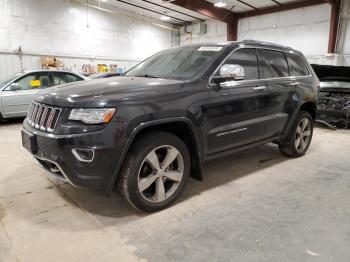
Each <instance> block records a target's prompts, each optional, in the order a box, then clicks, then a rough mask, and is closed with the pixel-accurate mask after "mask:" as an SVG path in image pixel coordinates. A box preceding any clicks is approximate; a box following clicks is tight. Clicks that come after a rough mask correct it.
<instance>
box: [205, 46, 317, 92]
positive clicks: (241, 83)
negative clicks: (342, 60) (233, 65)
mask: <svg viewBox="0 0 350 262" xmlns="http://www.w3.org/2000/svg"><path fill="white" fill-rule="evenodd" d="M241 49H255V50H256V51H257V50H258V49H265V50H271V51H278V52H282V53H289V54H293V55H296V56H299V57H300V55H298V54H296V53H295V52H294V51H293V50H290V51H283V50H280V49H277V48H268V47H256V46H246V45H239V46H238V47H237V48H236V49H234V50H232V51H231V52H230V53H229V54H228V55H227V56H226V57H225V58H224V59H223V61H222V62H221V63H220V65H219V66H218V67H217V68H216V69H215V71H214V73H212V75H211V76H210V77H209V86H210V87H212V86H214V85H215V84H214V83H213V82H212V78H213V76H214V75H215V74H216V73H217V71H218V70H219V69H220V67H221V66H222V65H223V64H224V63H225V62H226V60H227V59H228V58H229V57H230V56H231V55H232V54H233V53H234V52H236V51H238V50H241ZM285 59H286V61H287V64H288V60H287V58H286V57H285ZM301 59H302V60H303V62H304V63H305V61H304V58H303V57H301ZM257 60H258V67H259V58H258V56H257ZM305 66H306V68H307V69H308V72H309V74H308V75H305V76H283V77H274V78H259V79H250V80H240V81H235V80H232V81H227V82H230V85H225V86H226V87H231V86H237V85H243V84H249V83H252V82H253V83H254V82H259V83H261V82H268V81H271V80H276V81H281V80H297V79H300V78H307V77H310V76H312V75H311V72H310V69H309V67H308V66H307V64H305ZM288 69H289V64H288ZM259 76H260V75H259ZM227 82H224V83H222V84H225V83H227ZM231 82H234V83H236V84H233V83H232V84H231Z"/></svg>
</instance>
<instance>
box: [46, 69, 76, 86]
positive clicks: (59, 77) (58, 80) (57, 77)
mask: <svg viewBox="0 0 350 262" xmlns="http://www.w3.org/2000/svg"><path fill="white" fill-rule="evenodd" d="M52 75H53V85H54V86H57V85H63V84H67V83H70V82H75V81H80V80H82V79H81V78H80V77H79V76H76V75H73V74H70V73H65V72H52Z"/></svg>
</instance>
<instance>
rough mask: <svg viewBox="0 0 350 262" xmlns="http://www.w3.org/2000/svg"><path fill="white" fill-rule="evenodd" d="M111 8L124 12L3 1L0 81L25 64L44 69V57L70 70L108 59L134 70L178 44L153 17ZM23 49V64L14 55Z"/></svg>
mask: <svg viewBox="0 0 350 262" xmlns="http://www.w3.org/2000/svg"><path fill="white" fill-rule="evenodd" d="M92 2H93V1H91V0H90V1H89V3H92ZM108 9H111V10H113V11H115V12H117V13H118V14H117V15H116V14H113V13H108V12H103V11H101V10H96V9H92V8H89V9H88V10H87V8H86V6H83V5H81V4H79V3H77V2H74V1H70V0H45V1H41V0H0V17H1V19H0V77H3V76H5V75H8V74H10V73H13V72H14V71H18V70H20V69H21V63H22V66H23V67H24V68H30V69H32V68H35V67H38V66H40V65H38V58H39V56H40V55H55V56H57V57H61V58H62V59H63V60H64V62H65V63H66V64H65V65H66V66H67V67H78V68H80V67H81V64H84V63H98V62H106V61H107V62H110V63H114V64H118V65H120V66H122V67H125V68H129V67H130V66H131V65H134V64H135V63H137V62H138V61H140V60H143V59H144V58H146V57H148V56H149V55H152V54H153V53H155V52H157V51H159V50H162V49H165V48H168V47H170V46H171V45H172V32H171V31H170V30H167V29H164V28H160V27H157V26H155V25H154V23H155V21H153V20H152V19H150V18H147V17H144V16H143V17H139V16H138V15H136V14H134V13H130V12H128V11H126V10H122V9H116V8H115V7H114V8H113V7H111V6H109V7H108ZM139 19H141V20H142V21H141V20H139ZM152 23H153V24H152ZM156 23H157V24H161V22H159V21H156ZM166 25H167V26H169V25H168V24H166ZM19 46H21V49H22V51H23V52H24V55H23V56H22V62H21V59H20V56H18V55H13V53H14V52H15V50H17V49H18V48H19Z"/></svg>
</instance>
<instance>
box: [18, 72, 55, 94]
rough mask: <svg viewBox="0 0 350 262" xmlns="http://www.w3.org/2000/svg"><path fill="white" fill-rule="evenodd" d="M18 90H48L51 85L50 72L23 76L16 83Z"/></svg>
mask: <svg viewBox="0 0 350 262" xmlns="http://www.w3.org/2000/svg"><path fill="white" fill-rule="evenodd" d="M14 84H16V86H17V88H18V90H29V89H36V88H47V87H49V85H50V78H49V73H48V72H42V73H31V74H27V75H25V76H23V77H22V78H20V79H18V80H16V81H15V82H14Z"/></svg>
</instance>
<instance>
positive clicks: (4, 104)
mask: <svg viewBox="0 0 350 262" xmlns="http://www.w3.org/2000/svg"><path fill="white" fill-rule="evenodd" d="M88 79H89V78H87V77H85V76H83V75H81V74H77V73H73V72H68V71H57V70H31V71H22V72H19V73H16V74H14V75H12V76H10V77H7V78H5V79H2V80H0V121H1V120H3V119H7V118H12V117H24V116H26V115H27V113H28V110H29V106H30V104H31V102H32V100H33V98H35V97H37V96H39V95H40V94H41V92H42V91H43V90H44V89H46V88H48V87H51V86H56V85H62V84H66V83H70V82H75V81H83V80H88Z"/></svg>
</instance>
